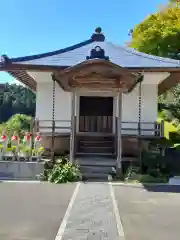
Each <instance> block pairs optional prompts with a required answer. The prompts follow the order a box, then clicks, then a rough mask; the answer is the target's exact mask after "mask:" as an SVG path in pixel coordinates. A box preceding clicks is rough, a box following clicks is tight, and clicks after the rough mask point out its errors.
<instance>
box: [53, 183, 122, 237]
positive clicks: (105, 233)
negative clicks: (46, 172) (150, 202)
mask: <svg viewBox="0 0 180 240" xmlns="http://www.w3.org/2000/svg"><path fill="white" fill-rule="evenodd" d="M123 237H124V233H123V229H122V225H121V221H120V218H119V213H118V209H117V205H116V201H115V197H114V192H113V188H112V186H111V185H110V184H108V183H91V182H90V183H78V185H77V187H76V189H75V192H74V195H73V197H72V199H71V202H70V204H69V207H68V209H67V212H66V215H65V217H64V220H63V221H62V223H61V226H60V229H59V232H58V235H57V237H56V240H61V239H62V240H100V239H101V240H119V239H121V240H123V239H124V238H123Z"/></svg>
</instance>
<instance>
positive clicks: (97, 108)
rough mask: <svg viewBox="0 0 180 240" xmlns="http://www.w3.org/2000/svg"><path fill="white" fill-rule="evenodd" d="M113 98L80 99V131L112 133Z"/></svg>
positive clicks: (83, 97) (82, 97)
mask: <svg viewBox="0 0 180 240" xmlns="http://www.w3.org/2000/svg"><path fill="white" fill-rule="evenodd" d="M112 126H113V97H85V96H81V97H80V113H79V131H80V132H96V133H112Z"/></svg>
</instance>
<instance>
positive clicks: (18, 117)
mask: <svg viewBox="0 0 180 240" xmlns="http://www.w3.org/2000/svg"><path fill="white" fill-rule="evenodd" d="M31 120H32V118H31V117H30V116H26V115H24V114H15V115H14V116H12V117H11V118H10V119H9V120H8V121H7V122H6V123H3V124H0V133H2V131H3V130H5V131H6V134H7V135H8V136H9V137H11V136H12V134H13V133H14V132H16V133H17V134H20V136H21V133H23V131H30V124H31Z"/></svg>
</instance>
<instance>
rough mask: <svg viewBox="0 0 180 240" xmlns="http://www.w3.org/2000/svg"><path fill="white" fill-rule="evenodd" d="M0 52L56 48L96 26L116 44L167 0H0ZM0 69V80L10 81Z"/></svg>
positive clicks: (15, 53)
mask: <svg viewBox="0 0 180 240" xmlns="http://www.w3.org/2000/svg"><path fill="white" fill-rule="evenodd" d="M0 1H1V4H0V9H1V13H0V22H1V29H0V54H7V55H8V56H9V57H18V56H24V55H31V54H35V53H43V52H48V51H53V50H57V49H60V48H63V47H66V46H69V45H73V44H76V43H78V42H81V41H83V40H86V39H88V38H90V36H91V34H92V33H93V31H94V29H95V28H96V27H97V26H100V27H102V29H103V32H104V34H105V36H106V38H107V39H108V40H109V41H112V42H114V43H118V44H124V43H125V42H127V41H128V31H129V29H131V28H133V27H134V26H135V25H136V24H138V23H139V22H141V21H142V20H143V19H144V18H145V17H146V16H147V15H148V14H150V13H153V12H155V11H156V10H157V7H158V6H161V5H163V4H165V3H166V2H167V1H166V0H135V1H133V0H125V1H124V0H99V1H98V0H90V1H85V0H84V1H83V0H16V1H14V0H8V1H7V0H0ZM11 81H13V79H12V78H11V77H10V76H9V75H8V74H6V73H2V72H1V73H0V82H11Z"/></svg>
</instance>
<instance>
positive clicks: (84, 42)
mask: <svg viewBox="0 0 180 240" xmlns="http://www.w3.org/2000/svg"><path fill="white" fill-rule="evenodd" d="M94 41H95V40H93V39H92V38H90V39H88V40H85V41H83V42H81V43H78V44H75V45H72V46H70V47H66V48H63V49H59V50H56V51H52V52H48V53H41V54H35V55H31V56H24V57H17V58H10V59H9V60H10V61H11V62H12V63H13V62H24V61H32V60H35V59H39V58H45V57H50V56H53V55H57V54H62V53H65V52H68V51H72V50H74V49H76V48H80V47H83V46H85V45H88V44H90V43H92V42H94Z"/></svg>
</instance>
